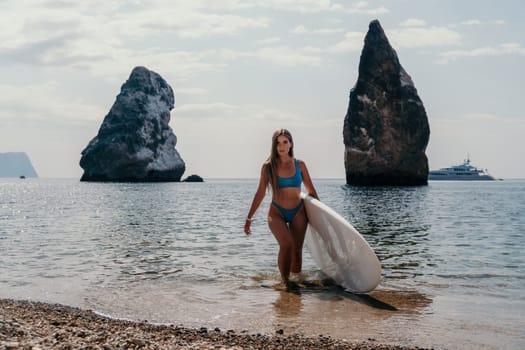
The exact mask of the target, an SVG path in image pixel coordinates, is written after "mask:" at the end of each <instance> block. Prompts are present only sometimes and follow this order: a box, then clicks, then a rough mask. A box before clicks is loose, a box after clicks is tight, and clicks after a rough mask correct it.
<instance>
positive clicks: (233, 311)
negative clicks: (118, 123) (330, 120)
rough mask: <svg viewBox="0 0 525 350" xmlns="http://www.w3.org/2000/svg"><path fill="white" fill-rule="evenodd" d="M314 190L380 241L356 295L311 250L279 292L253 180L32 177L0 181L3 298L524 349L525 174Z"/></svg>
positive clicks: (349, 335)
mask: <svg viewBox="0 0 525 350" xmlns="http://www.w3.org/2000/svg"><path fill="white" fill-rule="evenodd" d="M314 184H315V186H316V189H317V192H318V193H319V196H320V199H321V200H322V201H323V202H324V203H325V204H327V205H328V206H330V207H331V208H333V209H334V210H335V211H337V212H338V213H339V214H341V215H342V216H343V217H344V218H346V219H347V220H348V221H349V222H350V223H351V224H352V225H353V226H354V227H355V228H356V229H357V230H358V231H359V232H360V233H361V234H362V235H363V237H364V238H365V239H366V240H367V241H368V242H369V244H370V246H371V247H372V248H373V249H374V250H375V252H376V254H377V256H378V258H379V260H380V262H381V266H382V278H381V282H380V284H379V286H378V287H377V288H376V289H375V290H374V291H372V292H370V293H368V294H352V293H350V292H348V291H345V290H344V289H342V288H340V287H338V286H334V285H331V284H329V283H325V282H323V281H326V279H325V278H324V277H325V276H323V274H322V272H321V271H320V270H319V269H318V268H317V266H316V265H315V263H314V261H313V260H312V258H311V257H310V255H309V254H308V249H307V247H305V252H304V263H303V277H302V278H303V279H304V281H306V282H309V283H308V284H305V286H304V287H302V288H299V289H298V290H295V291H288V292H287V291H283V290H279V289H278V288H274V286H275V285H276V284H277V283H278V282H279V273H278V268H277V250H278V246H277V244H276V241H275V239H274V237H273V236H272V234H271V232H270V230H269V229H268V226H267V222H266V214H267V210H268V207H269V203H270V196H269V195H267V196H266V198H265V200H264V202H263V204H262V205H261V207H260V208H259V210H258V212H257V213H256V215H255V216H254V218H253V224H252V231H253V233H252V235H250V236H246V235H245V234H244V233H243V225H244V219H245V217H246V214H247V212H248V209H249V207H250V204H251V201H252V198H253V195H254V192H255V190H256V188H257V180H255V179H209V180H206V181H205V182H204V183H87V182H80V181H79V180H78V179H42V178H41V179H0V298H12V299H21V300H32V301H43V302H48V303H60V304H65V305H70V306H74V307H80V308H83V309H91V310H94V311H95V312H97V313H99V314H102V315H105V316H109V317H114V318H118V319H130V320H140V321H142V320H147V321H148V322H151V323H159V324H173V325H182V326H186V327H199V328H200V327H208V328H215V327H218V328H220V329H224V330H226V329H234V330H236V331H240V332H247V333H264V334H275V332H276V331H281V330H282V332H283V333H284V334H285V335H286V334H297V333H299V334H304V335H310V336H316V337H317V336H320V335H323V336H331V337H334V338H341V339H348V340H353V341H367V342H371V343H373V342H378V343H379V342H382V343H391V344H400V345H411V346H420V347H429V348H435V349H524V348H525V180H504V181H479V182H460V181H458V182H456V181H450V182H448V181H443V182H440V181H431V182H430V183H429V185H428V186H421V187H353V186H347V185H346V184H345V181H344V180H343V179H318V180H315V179H314ZM317 281H321V283H318V284H315V283H313V282H317ZM310 282H312V283H310ZM0 312H1V311H0Z"/></svg>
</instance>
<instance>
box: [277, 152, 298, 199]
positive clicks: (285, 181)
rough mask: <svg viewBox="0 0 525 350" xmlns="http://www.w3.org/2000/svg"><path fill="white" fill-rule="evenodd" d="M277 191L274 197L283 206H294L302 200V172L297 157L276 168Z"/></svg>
mask: <svg viewBox="0 0 525 350" xmlns="http://www.w3.org/2000/svg"><path fill="white" fill-rule="evenodd" d="M276 175H277V188H278V190H277V191H274V193H273V195H272V199H273V200H274V201H275V202H276V203H278V204H279V205H280V206H282V207H283V208H294V207H296V206H297V205H298V204H299V202H300V201H301V183H302V173H301V168H300V165H299V161H298V160H297V159H293V161H292V162H290V163H288V164H285V165H283V164H281V165H279V166H278V168H277V169H276Z"/></svg>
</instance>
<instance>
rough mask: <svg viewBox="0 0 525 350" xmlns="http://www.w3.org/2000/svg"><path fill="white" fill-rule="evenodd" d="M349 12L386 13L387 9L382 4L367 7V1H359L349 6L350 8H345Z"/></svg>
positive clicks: (365, 13)
mask: <svg viewBox="0 0 525 350" xmlns="http://www.w3.org/2000/svg"><path fill="white" fill-rule="evenodd" d="M346 11H347V12H349V13H354V14H363V15H381V14H385V13H388V12H389V11H388V9H387V8H386V7H384V6H380V7H377V8H369V7H368V2H367V1H359V2H357V3H355V4H353V5H352V6H351V8H350V9H348V10H346Z"/></svg>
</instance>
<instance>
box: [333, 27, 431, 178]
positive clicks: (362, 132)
mask: <svg viewBox="0 0 525 350" xmlns="http://www.w3.org/2000/svg"><path fill="white" fill-rule="evenodd" d="M429 136H430V128H429V125H428V119H427V114H426V112H425V107H424V106H423V103H422V102H421V99H420V98H419V96H418V94H417V90H416V88H415V86H414V83H413V82H412V79H411V78H410V76H409V75H408V73H407V72H406V71H405V70H404V69H403V67H402V66H401V64H400V63H399V59H398V57H397V54H396V52H395V50H394V49H393V48H392V46H390V43H389V42H388V39H387V37H386V35H385V33H384V31H383V28H381V24H380V23H379V21H377V20H374V21H372V22H371V23H370V25H369V29H368V33H367V34H366V37H365V44H364V47H363V50H362V52H361V59H360V62H359V76H358V79H357V83H356V84H355V86H354V87H353V88H352V90H351V91H350V102H349V106H348V111H347V114H346V116H345V120H344V128H343V138H344V144H345V170H346V182H347V184H351V185H426V184H427V177H428V160H427V157H426V155H425V149H426V147H427V144H428V140H429Z"/></svg>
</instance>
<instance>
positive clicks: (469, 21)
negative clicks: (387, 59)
mask: <svg viewBox="0 0 525 350" xmlns="http://www.w3.org/2000/svg"><path fill="white" fill-rule="evenodd" d="M523 13H525V2H522V1H521V0H500V1H488V0H462V1H457V0H425V1H421V0H380V1H342V0H333V1H332V0H295V1H292V0H213V1H212V0H208V1H204V0H152V1H146V0H144V1H142V0H128V1H124V0H120V1H112V0H90V1H87V0H86V1H83V0H73V1H69V0H40V1H36V0H33V1H31V0H26V1H19V0H0V76H1V79H0V152H26V153H27V154H28V155H29V157H30V158H31V160H32V163H33V166H34V167H35V169H36V171H37V172H38V174H39V176H40V177H45V178H80V176H81V175H82V173H83V171H82V169H81V168H80V166H79V165H78V163H79V160H80V153H81V152H82V150H83V149H84V148H85V147H86V146H87V144H88V143H89V141H90V140H91V139H92V138H93V137H95V136H96V134H97V132H98V129H99V127H100V125H101V123H102V121H103V119H104V116H105V115H106V114H107V113H108V112H109V110H110V108H111V106H112V104H113V103H114V102H115V98H116V96H117V95H118V93H119V91H120V87H121V86H122V84H123V83H124V82H125V81H126V80H127V78H128V77H129V75H130V73H131V71H132V69H133V68H134V67H136V66H145V67H147V68H149V69H151V70H153V71H155V72H157V73H159V74H160V75H161V76H162V77H163V78H164V79H166V81H167V82H168V83H169V84H170V86H171V87H172V88H173V90H174V93H175V108H174V109H173V110H172V111H171V121H170V126H171V127H172V128H173V130H174V132H175V134H176V136H177V138H178V143H177V146H176V148H177V150H178V151H179V153H180V154H181V157H182V158H183V160H184V161H185V163H186V172H185V175H184V176H187V175H190V174H198V175H200V176H202V177H204V178H205V179H206V178H256V177H258V175H259V173H260V168H261V165H262V163H263V162H264V160H265V159H266V158H267V156H268V153H269V151H270V143H271V135H272V132H273V131H274V130H275V129H278V128H287V129H289V130H290V131H291V132H292V134H293V136H294V141H295V155H296V157H297V158H299V159H303V160H304V161H305V162H306V164H307V166H308V169H309V172H310V175H311V176H312V178H314V179H315V178H344V177H345V170H344V158H343V157H344V144H343V136H342V131H343V121H344V117H345V114H346V111H347V108H348V96H349V93H350V89H351V88H352V87H353V86H354V84H355V83H356V80H357V75H358V72H357V70H358V66H359V59H360V53H361V50H362V48H363V40H364V37H365V35H366V32H367V30H368V24H369V23H370V22H371V21H372V20H374V19H378V20H379V21H380V23H381V25H382V27H383V29H384V30H385V33H386V35H387V37H388V39H389V41H390V43H391V45H392V46H393V47H394V49H395V50H396V52H397V54H398V57H399V60H400V62H401V65H402V66H403V67H404V68H405V70H406V71H407V72H408V74H409V75H410V76H411V77H412V80H413V82H414V84H415V87H416V89H417V90H418V94H419V96H420V98H421V100H422V101H423V104H424V106H425V109H426V112H427V116H428V120H429V124H430V132H431V134H430V140H429V144H428V147H427V149H426V154H427V157H428V159H429V167H430V169H437V168H441V167H446V166H450V165H452V164H458V163H461V162H462V161H463V159H464V158H465V157H467V155H469V156H470V159H471V162H472V163H473V164H474V165H475V166H478V167H480V168H483V169H485V168H487V169H488V171H489V173H490V174H492V175H493V176H495V177H497V178H505V179H506V178H525V161H524V158H525V157H524V154H525V152H524V150H525V112H524V108H522V106H523V97H524V90H525V89H524V88H523V86H525V83H524V82H525V22H524V21H523Z"/></svg>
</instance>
